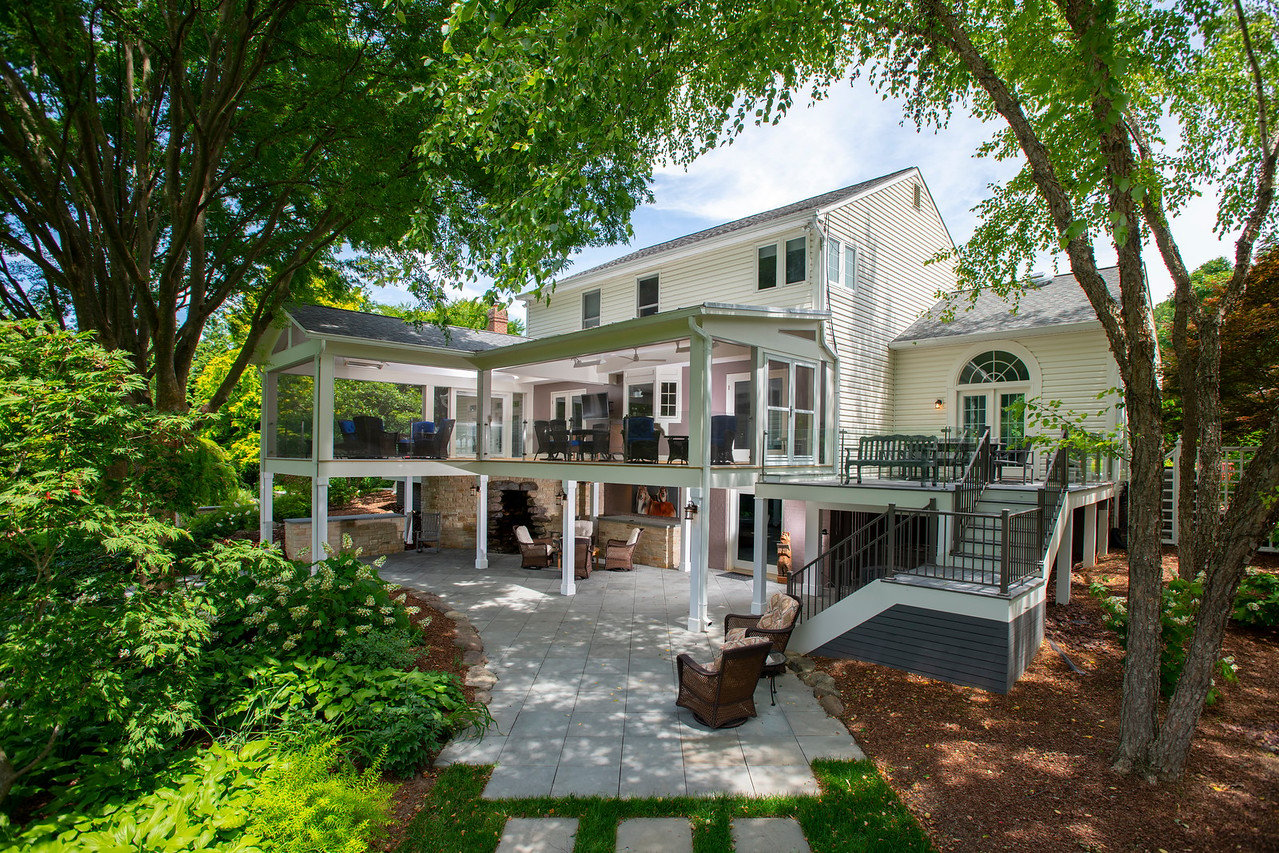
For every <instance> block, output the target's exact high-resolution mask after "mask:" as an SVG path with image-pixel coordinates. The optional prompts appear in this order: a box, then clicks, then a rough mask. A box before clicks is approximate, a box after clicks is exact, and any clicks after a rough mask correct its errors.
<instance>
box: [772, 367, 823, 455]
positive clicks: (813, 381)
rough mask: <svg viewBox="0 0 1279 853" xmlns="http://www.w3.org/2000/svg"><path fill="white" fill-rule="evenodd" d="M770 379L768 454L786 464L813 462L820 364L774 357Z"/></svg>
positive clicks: (815, 448)
mask: <svg viewBox="0 0 1279 853" xmlns="http://www.w3.org/2000/svg"><path fill="white" fill-rule="evenodd" d="M766 381H767V390H766V394H767V401H768V436H767V440H766V442H765V449H766V452H767V453H768V457H769V458H770V459H775V460H777V461H779V462H782V463H783V464H808V463H811V462H812V461H813V459H814V458H815V456H816V451H817V442H816V440H815V439H816V435H817V432H816V430H817V411H818V409H817V368H816V367H815V366H813V365H811V364H803V363H799V362H793V361H784V360H782V359H778V358H770V359H769V360H768V365H767V378H766Z"/></svg>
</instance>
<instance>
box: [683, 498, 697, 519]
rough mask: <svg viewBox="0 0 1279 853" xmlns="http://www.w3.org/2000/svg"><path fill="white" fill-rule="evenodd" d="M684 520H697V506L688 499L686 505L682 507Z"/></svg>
mask: <svg viewBox="0 0 1279 853" xmlns="http://www.w3.org/2000/svg"><path fill="white" fill-rule="evenodd" d="M684 518H686V519H688V520H689V521H692V520H693V519H695V518H697V504H695V503H693V499H692V498H689V499H688V503H686V504H685V505H684Z"/></svg>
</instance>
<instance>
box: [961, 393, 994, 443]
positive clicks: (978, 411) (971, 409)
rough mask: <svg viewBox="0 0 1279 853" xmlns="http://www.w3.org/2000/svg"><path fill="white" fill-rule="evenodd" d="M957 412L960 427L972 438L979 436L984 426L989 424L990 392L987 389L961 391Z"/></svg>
mask: <svg viewBox="0 0 1279 853" xmlns="http://www.w3.org/2000/svg"><path fill="white" fill-rule="evenodd" d="M959 412H960V417H961V418H962V420H961V421H960V424H959V426H960V429H962V430H963V431H964V433H966V434H967V435H969V436H971V437H973V438H974V439H976V438H980V437H981V434H982V432H984V431H985V429H986V427H988V426H990V414H989V412H990V393H989V392H987V391H980V392H978V393H976V394H973V393H968V392H965V393H961V394H960V395H959Z"/></svg>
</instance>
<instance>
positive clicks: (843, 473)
mask: <svg viewBox="0 0 1279 853" xmlns="http://www.w3.org/2000/svg"><path fill="white" fill-rule="evenodd" d="M846 432H848V430H846V429H841V430H840V431H839V461H837V462H836V463H835V464H836V465H838V466H839V481H840V482H841V483H844V484H847V483H848V471H847V469H846V468H844V434H845V433H846Z"/></svg>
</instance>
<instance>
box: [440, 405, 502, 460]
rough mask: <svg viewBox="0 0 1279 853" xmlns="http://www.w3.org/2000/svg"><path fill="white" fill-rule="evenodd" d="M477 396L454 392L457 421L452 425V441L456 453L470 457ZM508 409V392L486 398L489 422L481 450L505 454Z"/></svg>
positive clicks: (473, 441) (491, 453) (474, 434)
mask: <svg viewBox="0 0 1279 853" xmlns="http://www.w3.org/2000/svg"><path fill="white" fill-rule="evenodd" d="M478 410H479V398H478V397H476V396H475V395H474V394H467V393H463V392H459V393H458V395H457V406H456V408H455V411H456V412H457V423H456V424H454V426H453V441H454V447H455V452H456V454H457V455H458V456H474V455H475V448H476V438H477V435H478V433H477V430H476V423H475V420H476V416H477V415H478ZM510 410H511V395H510V394H497V395H494V396H492V397H490V398H489V418H490V420H489V424H488V429H487V430H485V432H486V433H487V444H486V446H485V450H486V451H487V453H488V454H489V456H494V457H499V458H500V457H509V456H510V454H511V448H510V446H509V442H510V435H511V430H510V429H508V428H507V414H508V412H510Z"/></svg>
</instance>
